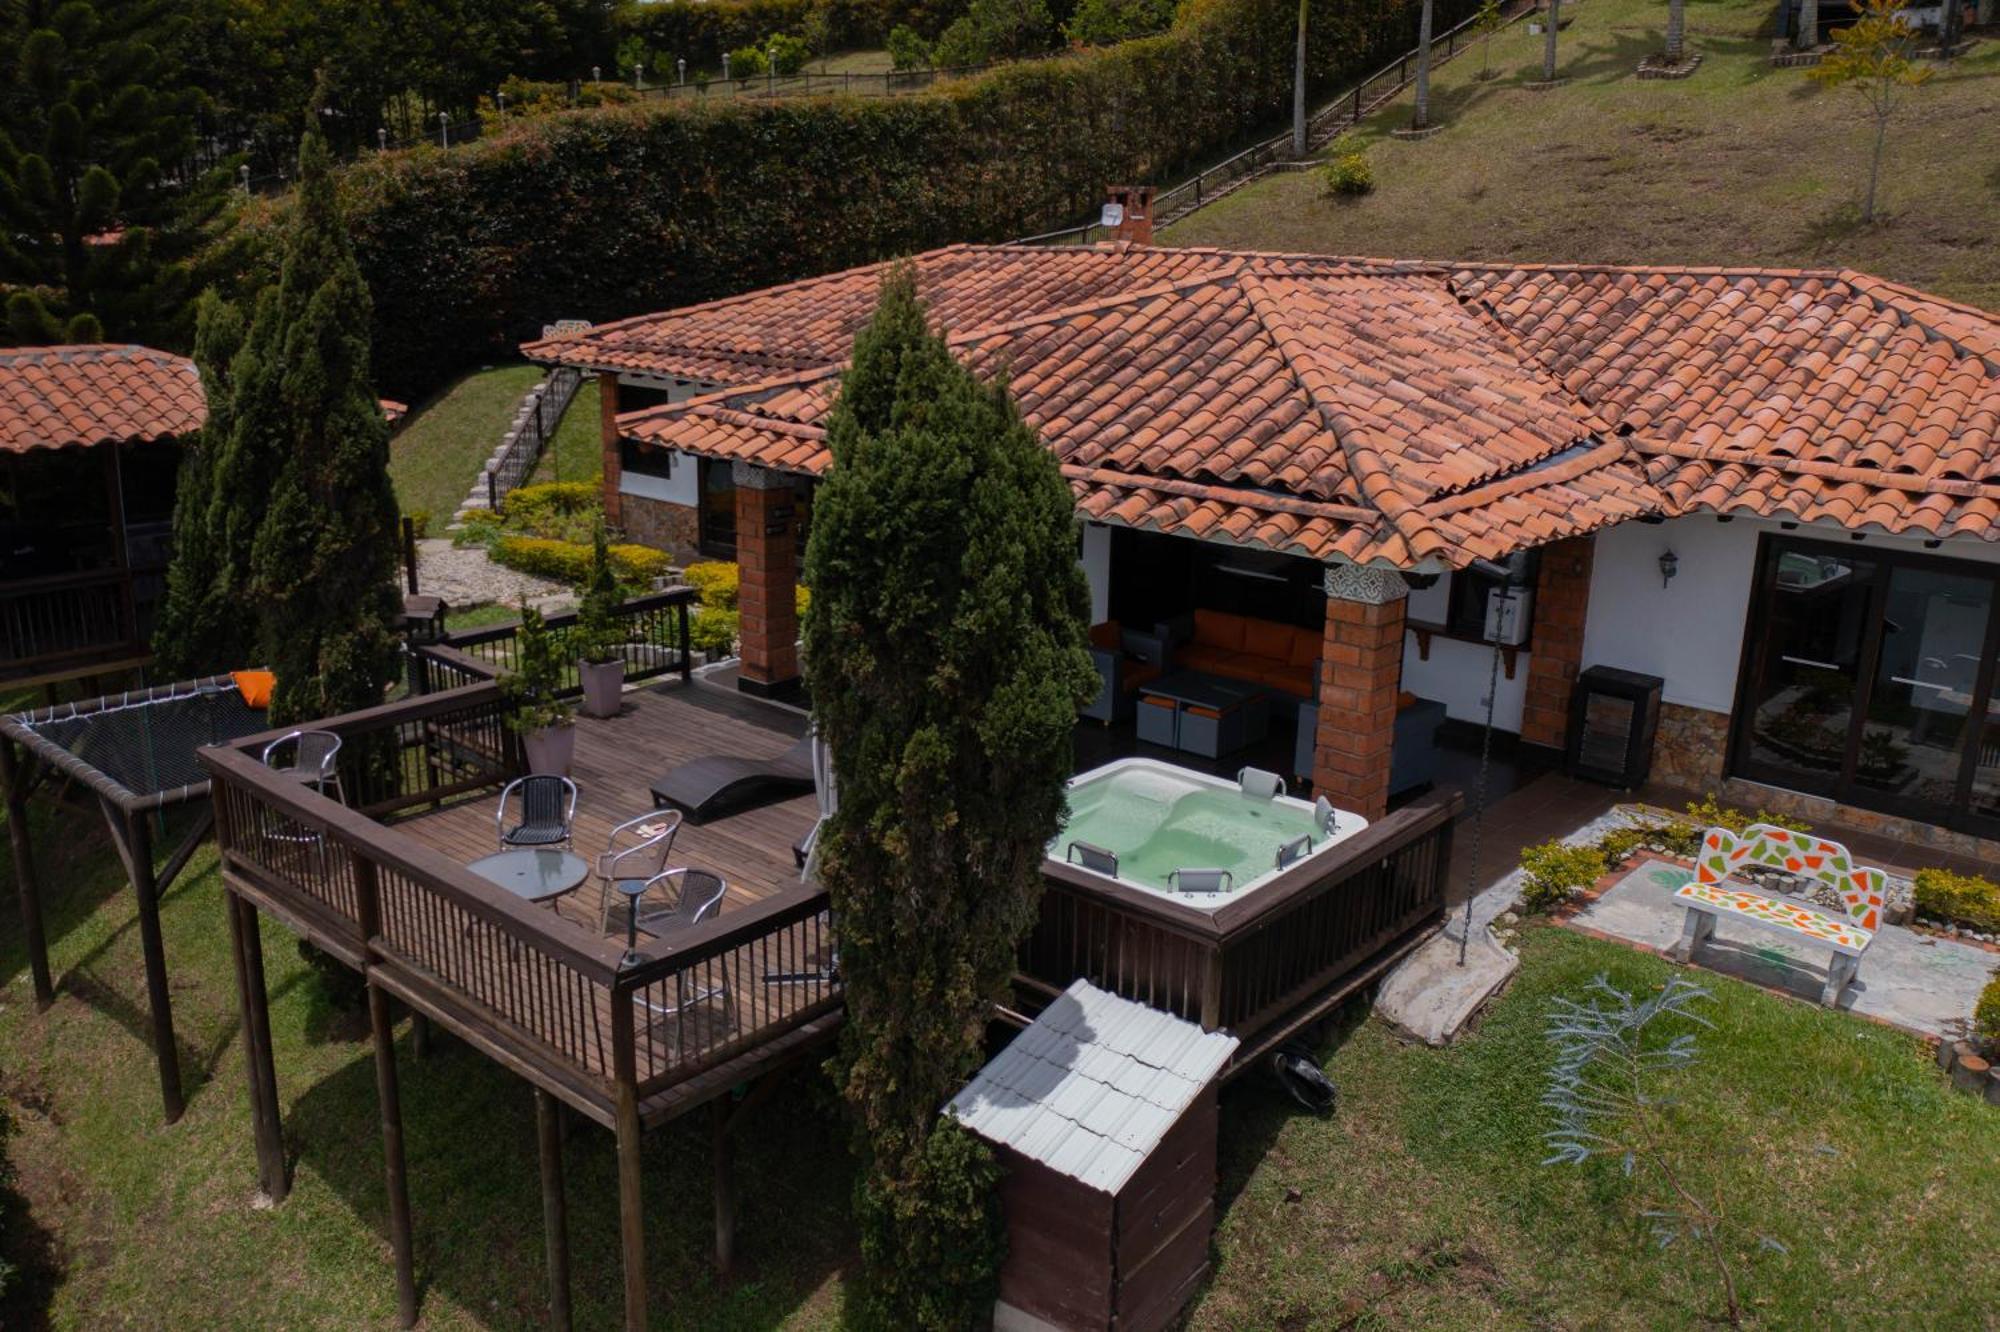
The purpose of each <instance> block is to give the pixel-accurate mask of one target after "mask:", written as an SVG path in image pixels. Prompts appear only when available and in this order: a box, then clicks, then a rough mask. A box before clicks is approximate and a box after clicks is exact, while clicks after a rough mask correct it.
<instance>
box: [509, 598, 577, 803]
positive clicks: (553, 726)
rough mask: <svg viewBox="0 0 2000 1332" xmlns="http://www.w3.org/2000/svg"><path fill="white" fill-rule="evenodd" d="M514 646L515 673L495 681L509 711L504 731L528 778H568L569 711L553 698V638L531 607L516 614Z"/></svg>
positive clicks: (558, 680)
mask: <svg viewBox="0 0 2000 1332" xmlns="http://www.w3.org/2000/svg"><path fill="white" fill-rule="evenodd" d="M518 641H519V643H520V652H521V665H520V669H518V670H515V671H510V672H509V673H508V674H506V675H504V676H502V677H501V680H500V688H501V690H502V691H503V693H504V694H505V696H506V698H507V701H508V703H509V704H510V705H511V707H512V709H513V710H512V712H511V713H509V715H508V717H507V725H508V726H509V727H510V728H512V730H513V731H514V732H515V734H517V735H519V736H520V737H521V749H522V751H523V752H524V754H525V755H526V756H527V760H528V771H529V772H535V773H553V774H555V775H556V776H559V777H567V776H568V775H569V770H570V765H571V763H572V762H573V761H574V760H575V758H576V727H575V726H574V725H573V724H571V721H570V713H569V705H568V704H567V703H564V702H563V701H562V700H561V699H560V698H558V697H557V696H556V691H557V690H558V689H560V688H561V687H562V668H561V666H560V665H559V664H558V663H557V661H556V644H555V638H554V636H553V635H551V634H550V633H549V627H548V625H547V624H546V623H544V622H543V620H542V613H541V612H540V611H538V610H536V609H535V608H534V607H533V606H523V607H522V608H521V629H520V633H519V635H518Z"/></svg>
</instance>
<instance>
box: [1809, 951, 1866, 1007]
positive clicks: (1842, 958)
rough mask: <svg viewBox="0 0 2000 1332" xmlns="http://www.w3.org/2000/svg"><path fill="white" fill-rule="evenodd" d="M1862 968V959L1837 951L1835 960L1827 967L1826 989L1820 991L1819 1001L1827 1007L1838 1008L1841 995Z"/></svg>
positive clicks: (1834, 956)
mask: <svg viewBox="0 0 2000 1332" xmlns="http://www.w3.org/2000/svg"><path fill="white" fill-rule="evenodd" d="M1860 970H1861V959H1860V958H1858V957H1849V956H1848V955H1847V954H1845V953H1835V954H1834V955H1833V961H1831V962H1829V963H1828V964H1827V967H1826V989H1825V990H1823V991H1821V992H1820V996H1819V1002H1820V1004H1821V1006H1822V1007H1825V1008H1838V1007H1839V1006H1840V996H1841V993H1842V992H1843V991H1845V990H1846V989H1847V987H1848V986H1849V985H1850V984H1852V983H1853V981H1854V975H1855V973H1856V972H1858V971H1860Z"/></svg>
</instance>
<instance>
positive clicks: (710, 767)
mask: <svg viewBox="0 0 2000 1332" xmlns="http://www.w3.org/2000/svg"><path fill="white" fill-rule="evenodd" d="M812 789H813V773H812V740H811V739H810V738H809V737H808V738H806V739H802V740H800V741H799V742H798V743H797V744H795V745H793V746H792V747H791V748H790V749H788V750H786V751H785V752H784V753H782V754H779V755H778V756H777V757H775V758H763V759H748V758H736V757H733V756H730V755H724V754H709V755H705V756H703V757H702V758H698V759H690V760H689V761H688V762H686V763H683V764H681V765H680V766H679V767H677V768H674V769H672V770H671V771H669V772H668V773H667V774H666V775H665V776H663V777H661V778H660V780H658V781H657V782H654V783H653V804H654V805H655V806H658V807H659V808H662V809H665V808H669V807H671V808H674V809H678V810H680V811H681V812H682V813H683V814H686V815H687V817H688V820H689V821H690V822H692V823H701V822H704V821H705V820H707V819H710V818H713V817H714V816H715V815H717V814H720V813H722V812H724V811H734V810H739V809H747V808H749V807H751V806H752V805H762V804H769V803H770V802H771V801H773V800H783V799H785V798H787V797H789V796H795V795H804V794H806V793H807V792H810V791H811V790H812Z"/></svg>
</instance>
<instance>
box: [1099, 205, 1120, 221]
mask: <svg viewBox="0 0 2000 1332" xmlns="http://www.w3.org/2000/svg"><path fill="white" fill-rule="evenodd" d="M1098 221H1099V222H1101V223H1103V224H1104V225H1105V226H1107V227H1116V226H1122V225H1124V222H1125V205H1124V204H1120V203H1108V204H1106V205H1104V212H1103V214H1102V215H1101V216H1100V217H1099V218H1098Z"/></svg>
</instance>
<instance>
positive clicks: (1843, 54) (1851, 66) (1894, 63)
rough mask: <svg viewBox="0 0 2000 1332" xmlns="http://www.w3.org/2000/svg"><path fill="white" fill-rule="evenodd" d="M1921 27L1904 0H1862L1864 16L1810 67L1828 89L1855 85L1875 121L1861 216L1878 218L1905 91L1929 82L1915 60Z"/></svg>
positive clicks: (1928, 74)
mask: <svg viewBox="0 0 2000 1332" xmlns="http://www.w3.org/2000/svg"><path fill="white" fill-rule="evenodd" d="M1916 35H1917V30H1916V29H1915V28H1913V27H1911V26H1910V23H1909V20H1907V19H1905V18H1904V17H1903V14H1902V7H1901V3H1900V0H1861V17H1860V18H1859V19H1857V20H1855V21H1854V22H1853V23H1852V24H1850V25H1848V26H1847V27H1845V28H1842V29H1841V30H1840V31H1838V32H1836V33H1834V34H1833V50H1831V51H1829V52H1827V54H1826V56H1825V58H1824V59H1822V60H1821V61H1820V62H1819V63H1818V64H1817V65H1814V66H1813V67H1812V68H1811V69H1810V70H1808V71H1807V77H1809V78H1811V79H1812V80H1813V82H1815V83H1817V84H1819V85H1820V86H1821V87H1823V88H1853V89H1854V90H1855V91H1856V92H1858V93H1860V94H1861V97H1862V99H1863V101H1864V102H1866V104H1867V107H1868V113H1869V115H1870V116H1871V117H1872V118H1873V119H1874V122H1875V144H1874V149H1873V151H1872V152H1871V153H1870V155H1869V158H1868V192H1867V194H1866V195H1865V196H1864V197H1863V199H1862V203H1861V220H1862V221H1863V222H1873V221H1874V220H1875V194H1876V189H1877V187H1878V185H1879V184H1880V182H1881V178H1882V150H1883V148H1884V147H1885V146H1886V144H1887V142H1888V137H1889V121H1890V119H1891V118H1892V117H1894V115H1895V114H1896V110H1897V108H1898V107H1900V106H1901V105H1902V103H1903V95H1904V94H1905V93H1907V92H1909V91H1910V90H1911V89H1912V88H1917V87H1921V86H1922V85H1923V84H1925V83H1927V82H1929V80H1930V77H1931V73H1932V71H1931V70H1929V69H1924V68H1920V67H1919V66H1918V65H1917V64H1916V63H1915V62H1914V61H1912V60H1911V59H1910V50H1911V47H1912V46H1913V45H1914V42H1915V38H1916Z"/></svg>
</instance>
